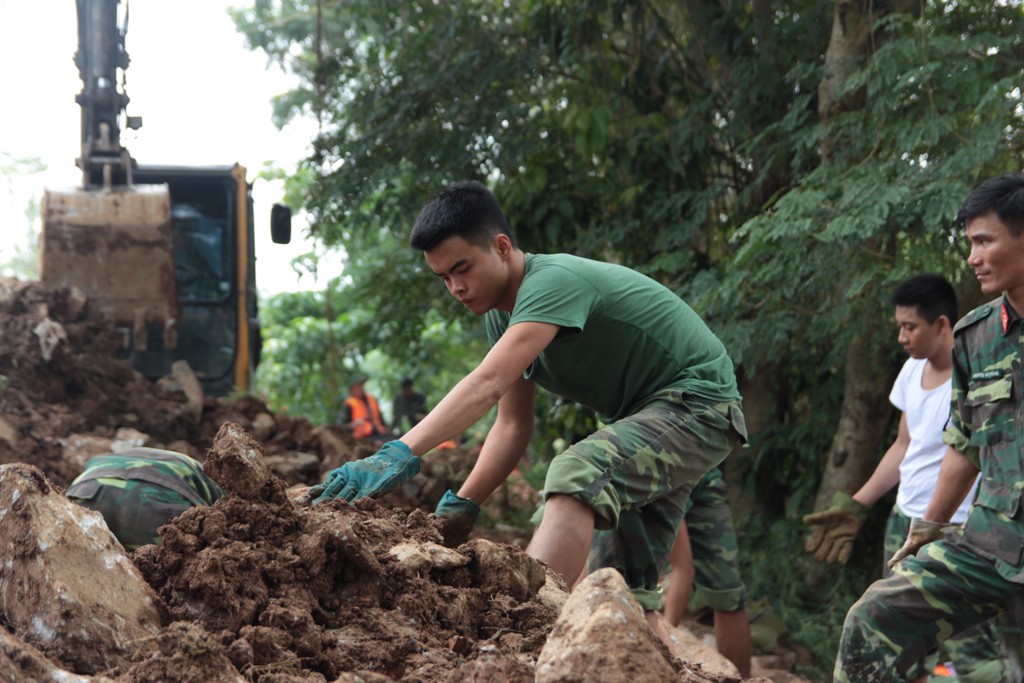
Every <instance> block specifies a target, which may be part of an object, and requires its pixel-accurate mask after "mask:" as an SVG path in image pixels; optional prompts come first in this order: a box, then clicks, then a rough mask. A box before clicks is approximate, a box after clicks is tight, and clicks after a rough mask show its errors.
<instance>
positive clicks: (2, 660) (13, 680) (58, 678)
mask: <svg viewBox="0 0 1024 683" xmlns="http://www.w3.org/2000/svg"><path fill="white" fill-rule="evenodd" d="M0 680H2V681H4V683H114V679H112V678H107V677H106V676H95V677H94V676H79V675H77V674H73V673H71V672H70V671H67V670H65V669H61V668H60V667H57V666H55V665H54V664H53V662H51V661H50V660H48V659H47V658H46V657H44V656H43V653H41V652H40V651H39V650H37V649H35V648H34V647H32V646H31V645H29V644H28V643H26V642H24V641H22V640H21V639H19V638H18V637H17V636H15V635H12V634H10V633H8V632H7V631H5V630H3V629H2V628H0Z"/></svg>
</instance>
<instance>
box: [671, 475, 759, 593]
mask: <svg viewBox="0 0 1024 683" xmlns="http://www.w3.org/2000/svg"><path fill="white" fill-rule="evenodd" d="M684 516H685V519H686V529H687V531H688V532H689V536H690V549H691V552H692V555H693V583H694V591H693V597H692V598H691V600H690V603H691V607H692V608H693V609H694V610H699V609H701V608H703V607H707V608H708V609H712V610H715V611H716V612H738V611H740V610H741V609H743V608H744V606H745V605H746V600H747V596H746V587H745V586H744V585H743V580H742V579H741V578H740V570H739V565H738V562H737V560H738V555H739V552H738V550H737V547H736V530H735V529H734V528H733V525H732V511H731V510H730V509H729V500H728V497H727V491H726V486H725V480H724V479H722V470H721V469H719V468H718V467H715V468H713V469H712V470H711V471H710V472H708V473H707V474H706V475H705V476H704V478H703V479H701V480H700V483H698V484H697V486H696V487H694V489H693V492H692V493H691V494H690V500H689V501H688V502H687V504H686V510H685V511H684Z"/></svg>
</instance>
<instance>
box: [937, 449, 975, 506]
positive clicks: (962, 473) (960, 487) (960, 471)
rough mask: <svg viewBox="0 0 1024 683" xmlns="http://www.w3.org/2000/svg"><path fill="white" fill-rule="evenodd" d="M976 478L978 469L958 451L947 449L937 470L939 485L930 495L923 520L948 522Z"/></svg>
mask: <svg viewBox="0 0 1024 683" xmlns="http://www.w3.org/2000/svg"><path fill="white" fill-rule="evenodd" d="M977 477H978V468H977V467H975V466H974V465H973V464H971V461H970V460H968V459H967V458H966V457H964V455H963V454H962V453H960V451H958V450H956V449H955V448H951V447H947V448H946V455H945V456H944V457H943V458H942V467H941V468H940V469H939V483H938V485H937V486H936V487H935V493H934V494H932V499H931V502H929V503H928V509H927V510H925V513H924V519H926V520H928V521H931V522H943V523H946V522H949V520H950V519H952V518H953V513H955V512H956V510H957V508H958V507H960V503H962V502H963V501H964V498H966V497H967V494H968V493H969V492H970V490H971V487H972V486H973V485H974V480H975V479H977Z"/></svg>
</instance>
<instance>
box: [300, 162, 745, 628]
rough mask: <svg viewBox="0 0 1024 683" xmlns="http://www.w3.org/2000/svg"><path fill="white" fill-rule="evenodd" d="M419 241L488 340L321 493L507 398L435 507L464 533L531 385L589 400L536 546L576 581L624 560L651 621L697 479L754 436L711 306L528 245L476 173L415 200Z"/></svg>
mask: <svg viewBox="0 0 1024 683" xmlns="http://www.w3.org/2000/svg"><path fill="white" fill-rule="evenodd" d="M410 242H411V244H412V246H413V248H415V249H418V250H420V251H422V252H424V257H425V258H426V261H427V264H428V266H429V267H430V269H431V270H432V271H433V272H434V273H435V274H436V275H437V276H438V277H439V278H440V279H441V281H442V282H443V283H444V284H445V286H447V287H448V290H449V292H451V294H452V296H454V297H455V298H456V299H458V300H459V302H460V303H462V304H463V305H464V306H466V307H467V308H468V309H469V310H471V311H472V312H473V313H475V314H477V315H482V316H484V321H485V324H486V327H487V335H488V339H489V341H490V343H491V350H490V352H489V353H488V354H487V355H486V356H485V357H484V359H483V360H482V361H481V363H480V365H478V366H477V368H476V369H475V370H473V371H472V372H471V373H469V374H468V375H467V376H466V377H465V378H463V379H462V381H460V382H459V383H458V384H456V385H455V387H454V388H453V389H452V390H451V391H450V392H449V393H448V395H447V396H445V397H444V399H443V400H442V401H441V402H440V403H438V404H437V406H436V407H435V408H434V409H433V410H432V411H431V412H430V413H429V414H428V415H427V416H426V417H425V418H424V419H423V421H421V422H420V423H419V424H418V425H416V426H415V427H413V428H412V429H410V430H409V432H407V433H406V434H405V435H403V436H402V437H401V439H400V440H398V441H391V442H388V443H387V444H385V445H384V446H383V447H382V448H381V449H380V451H379V452H378V453H377V454H375V455H373V456H371V457H370V458H367V459H365V460H360V461H355V462H351V463H347V464H345V465H343V466H342V467H339V468H337V469H336V470H333V471H332V472H330V473H328V475H327V478H326V479H325V481H324V483H323V484H320V485H318V486H317V487H314V489H313V491H312V492H311V493H312V495H313V496H314V497H316V500H317V501H322V500H328V499H335V498H342V499H345V500H354V499H356V498H361V497H365V496H371V495H377V494H380V493H383V492H384V491H386V490H389V489H391V488H394V487H395V486H398V485H399V484H401V483H402V482H403V481H405V480H406V479H408V478H409V477H412V476H413V475H415V474H416V472H417V471H418V470H419V458H418V457H417V456H420V455H422V454H424V453H426V452H427V451H428V450H430V449H431V448H433V447H435V446H437V445H438V444H439V443H441V442H443V441H445V440H446V439H450V438H453V437H455V436H456V435H458V434H460V433H462V432H463V431H464V430H465V429H467V428H468V427H470V426H471V425H472V424H473V423H474V422H476V421H477V420H478V419H480V418H481V417H482V416H483V415H484V414H486V413H487V411H488V410H489V409H490V408H491V407H492V406H494V405H495V404H497V406H498V412H497V417H496V419H495V422H494V425H493V426H492V428H491V430H490V432H489V433H488V435H487V439H486V441H485V443H484V446H483V448H482V450H481V452H480V456H479V459H478V461H477V463H476V465H475V467H474V468H473V471H472V472H471V473H470V475H469V477H468V478H467V479H466V482H465V484H463V486H462V488H461V489H460V490H459V492H458V494H457V495H456V494H455V493H453V492H452V491H448V492H447V493H446V494H445V496H444V498H442V500H441V503H440V504H439V505H438V508H437V512H436V514H437V515H438V516H439V517H441V518H442V519H443V520H444V522H445V532H446V542H448V543H449V544H451V543H454V542H458V541H459V540H461V539H462V538H464V537H465V536H466V535H467V534H468V533H469V528H470V527H471V526H472V523H473V521H474V520H475V518H476V515H477V514H478V512H479V505H480V504H481V503H483V501H484V500H485V499H486V498H487V497H488V496H489V495H490V494H491V493H492V492H493V491H494V490H495V489H496V488H497V487H498V486H499V485H500V484H501V483H502V482H503V481H504V480H505V479H506V477H508V475H509V473H510V472H511V471H512V469H513V468H514V467H515V465H516V463H517V462H518V461H519V460H520V458H521V457H522V456H523V455H524V453H525V451H526V448H527V446H528V445H529V443H530V439H531V437H532V435H533V426H534V399H535V392H536V386H538V385H539V386H541V387H543V388H545V389H547V390H549V391H551V392H553V393H555V394H557V395H559V396H562V397H564V398H567V399H570V400H573V401H577V402H579V403H582V404H583V405H586V406H589V407H590V408H593V409H594V410H595V411H597V413H598V414H599V416H600V417H601V419H602V421H603V422H604V423H605V425H606V426H605V427H602V428H601V429H600V430H598V431H597V432H595V433H594V434H591V435H590V436H588V437H587V438H585V439H583V440H581V441H579V442H577V443H575V444H573V445H572V446H570V447H569V448H568V449H567V450H566V451H565V452H563V453H560V454H559V455H557V456H556V457H555V458H554V460H553V461H552V462H551V466H550V468H549V469H548V473H547V478H546V480H545V484H544V501H545V511H544V516H543V518H542V520H541V523H540V525H539V527H538V528H537V531H536V532H535V534H534V537H533V540H532V541H531V542H530V545H529V547H528V548H527V553H529V554H530V555H531V556H533V557H535V558H537V559H539V560H542V561H544V562H546V563H547V564H548V565H549V566H550V567H551V568H552V569H553V570H555V571H556V572H558V573H559V574H561V575H562V576H563V577H564V578H565V579H566V581H567V582H568V583H569V584H572V583H573V581H574V580H575V579H576V577H578V576H580V573H581V571H582V570H583V569H584V565H585V563H586V561H587V557H588V553H590V551H591V549H592V548H593V553H590V557H591V558H595V559H596V561H595V562H593V563H592V565H591V567H590V569H591V570H594V569H598V568H601V567H609V566H610V567H615V568H616V569H618V570H619V571H620V572H621V573H622V574H623V576H624V577H625V579H626V582H627V583H628V584H629V586H630V588H631V590H632V591H633V593H634V595H635V596H636V597H637V599H638V601H639V602H640V604H641V606H642V607H643V608H644V609H645V610H646V611H647V613H648V621H649V622H650V623H651V625H652V627H654V629H655V631H656V632H657V633H658V634H659V635H660V636H661V637H662V639H663V640H666V641H667V635H666V634H665V631H664V628H663V627H662V625H661V622H660V621H659V620H658V616H657V612H658V610H660V609H661V606H662V597H661V589H660V587H659V585H658V579H659V576H660V574H661V570H662V568H663V567H664V565H665V561H666V558H667V557H668V553H669V550H670V549H671V548H672V544H673V542H674V541H675V538H676V532H677V530H678V528H679V524H680V522H681V520H682V518H683V508H684V506H685V505H686V501H687V498H688V496H689V493H690V491H691V490H692V488H693V486H694V484H696V482H697V481H699V480H700V478H701V477H702V476H703V475H704V474H705V473H706V472H707V471H708V470H710V469H711V468H712V467H714V466H715V465H717V464H719V463H720V462H721V461H722V460H723V459H724V458H725V456H726V455H727V454H728V453H729V451H730V450H732V449H733V448H734V447H735V446H736V445H737V444H739V443H741V442H742V441H744V440H745V439H746V428H745V426H744V422H743V414H742V411H741V403H740V395H739V392H738V391H737V388H736V379H735V375H734V372H733V364H732V361H731V360H730V358H729V356H728V354H727V353H726V350H725V347H724V346H723V344H722V343H721V341H719V339H718V338H717V337H715V335H714V334H712V332H711V330H709V329H708V327H707V325H705V323H704V322H703V321H702V320H701V318H700V317H699V316H698V315H697V314H696V313H695V312H694V311H693V309H691V308H690V307H689V306H687V305H686V304H685V303H684V302H683V301H682V300H681V299H679V297H677V296H676V295H675V294H673V293H672V292H671V291H670V290H668V289H667V288H666V287H664V286H663V285H661V284H659V283H658V282H656V281H654V280H652V279H651V278H648V277H646V276H644V275H641V274H640V273H637V272H635V271H633V270H631V269H629V268H625V267H623V266H619V265H613V264H608V263H600V262H597V261H591V260H588V259H584V258H579V257H577V256H571V255H568V254H550V255H542V254H527V253H524V252H523V251H521V250H520V249H519V248H518V247H517V246H516V244H515V242H514V240H513V237H512V234H511V232H510V231H509V228H508V223H507V222H506V219H505V216H504V214H503V212H502V211H501V208H500V207H499V206H498V203H497V201H496V200H495V198H494V196H493V195H492V194H491V193H490V192H489V191H488V190H487V189H486V188H485V187H484V186H483V185H482V184H480V183H477V182H460V183H456V184H455V185H452V186H450V187H448V188H446V189H445V190H443V191H442V192H441V193H439V194H438V195H437V196H436V197H435V198H434V199H433V200H431V201H430V202H429V203H428V204H427V205H426V206H425V207H424V208H423V210H422V211H421V212H420V215H419V217H418V218H417V219H416V223H415V225H414V227H413V231H412V237H411V239H410Z"/></svg>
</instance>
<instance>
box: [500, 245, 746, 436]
mask: <svg viewBox="0 0 1024 683" xmlns="http://www.w3.org/2000/svg"><path fill="white" fill-rule="evenodd" d="M485 322H486V325H487V337H488V340H489V341H490V343H491V345H492V346H493V345H494V344H495V343H496V342H497V341H498V339H499V338H500V337H501V335H502V334H504V333H505V330H506V329H508V327H509V326H510V325H515V324H516V323H521V322H544V323H552V324H555V325H558V326H560V327H561V329H560V330H559V331H558V334H557V335H556V336H555V339H554V340H553V341H552V342H551V343H550V344H549V345H548V347H547V348H546V349H544V351H543V352H542V353H541V354H540V356H538V357H537V359H536V360H535V361H534V362H533V363H532V364H531V365H530V367H528V368H527V369H526V372H525V373H524V376H525V377H526V379H529V380H533V381H535V382H536V383H537V384H539V385H540V386H542V387H544V388H545V389H547V390H549V391H551V392H553V393H555V394H558V395H559V396H563V397H565V398H567V399H570V400H573V401H576V402H577V403H582V404H583V405H585V406H588V407H590V408H593V409H594V410H595V411H597V413H598V414H599V415H600V416H601V419H602V420H604V421H606V422H610V421H613V420H617V419H619V418H621V417H623V416H625V415H629V414H630V413H633V412H635V411H636V410H637V409H638V408H639V407H640V406H642V405H643V404H644V403H645V402H646V401H648V400H650V399H651V398H652V397H654V395H655V394H658V393H659V392H663V391H665V390H669V389H675V390H678V391H680V392H682V393H684V394H688V395H692V396H696V397H699V398H702V399H706V400H708V401H712V402H715V403H718V402H723V401H732V400H737V399H739V397H740V396H739V391H738V390H737V389H736V376H735V373H734V372H733V365H732V360H731V359H730V358H729V355H728V354H727V353H726V350H725V346H724V345H723V344H722V342H721V341H719V339H718V337H716V336H715V335H714V334H713V333H712V332H711V330H710V329H708V326H707V325H706V324H705V323H704V321H703V320H701V318H700V316H698V315H697V314H696V313H695V312H694V311H693V309H692V308H690V307H689V306H687V305H686V304H685V303H684V302H683V300H682V299H680V298H679V297H678V296H676V295H675V294H673V293H672V292H671V291H670V290H669V289H668V288H666V287H665V286H663V285H661V284H660V283H658V282H656V281H655V280H652V279H651V278H649V277H647V276H646V275H642V274H640V273H638V272H636V271H634V270H631V269H629V268H626V267H624V266H618V265H614V264H611V263H602V262H599V261H591V260H589V259H584V258H580V257H578V256H572V255H569V254H527V255H526V273H525V275H524V277H523V282H522V284H521V285H520V287H519V292H518V294H517V296H516V303H515V306H514V308H513V309H512V312H511V314H509V313H508V312H506V311H499V310H492V311H489V312H488V313H487V314H486V316H485Z"/></svg>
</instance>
